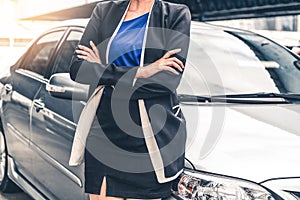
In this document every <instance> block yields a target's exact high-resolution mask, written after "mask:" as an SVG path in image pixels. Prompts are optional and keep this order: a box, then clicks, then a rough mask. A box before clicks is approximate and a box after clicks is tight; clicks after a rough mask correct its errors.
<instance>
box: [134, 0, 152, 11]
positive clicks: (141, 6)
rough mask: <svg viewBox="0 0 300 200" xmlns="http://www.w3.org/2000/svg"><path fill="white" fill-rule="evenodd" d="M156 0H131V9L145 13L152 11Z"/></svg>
mask: <svg viewBox="0 0 300 200" xmlns="http://www.w3.org/2000/svg"><path fill="white" fill-rule="evenodd" d="M153 2H154V0H131V3H130V7H129V11H130V12H138V13H141V12H142V13H143V12H147V11H150V9H151V6H152V4H153Z"/></svg>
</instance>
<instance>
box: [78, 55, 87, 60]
mask: <svg viewBox="0 0 300 200" xmlns="http://www.w3.org/2000/svg"><path fill="white" fill-rule="evenodd" d="M77 57H78V58H80V59H82V60H86V59H87V56H82V55H77Z"/></svg>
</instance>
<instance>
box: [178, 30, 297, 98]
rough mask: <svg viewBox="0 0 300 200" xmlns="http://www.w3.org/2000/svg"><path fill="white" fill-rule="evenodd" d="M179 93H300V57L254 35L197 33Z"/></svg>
mask: <svg viewBox="0 0 300 200" xmlns="http://www.w3.org/2000/svg"><path fill="white" fill-rule="evenodd" d="M191 36H192V37H191V43H190V50H189V54H188V59H187V64H186V65H187V66H186V68H185V73H184V74H183V79H182V82H181V84H180V85H179V87H178V90H177V92H178V93H179V94H192V95H223V94H224V93H226V94H241V93H257V92H275V93H278V92H281V93H300V82H299V76H300V71H299V69H298V68H297V67H295V65H294V62H296V61H297V58H296V57H295V56H293V54H291V53H290V52H289V51H288V50H287V49H285V48H283V47H282V46H280V45H278V44H276V43H274V42H272V41H270V40H268V39H266V38H264V37H262V36H259V35H257V34H254V33H250V32H242V31H241V32H239V31H235V32H233V31H223V30H214V29H212V30H211V29H207V30H205V29H204V30H201V32H200V31H198V30H194V31H192V34H191Z"/></svg>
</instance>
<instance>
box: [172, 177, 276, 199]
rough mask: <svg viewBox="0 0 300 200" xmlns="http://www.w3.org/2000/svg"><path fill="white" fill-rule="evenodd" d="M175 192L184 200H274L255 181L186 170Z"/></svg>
mask: <svg viewBox="0 0 300 200" xmlns="http://www.w3.org/2000/svg"><path fill="white" fill-rule="evenodd" d="M175 194H176V195H177V196H179V197H180V198H182V199H184V200H188V199H193V200H275V199H274V198H273V197H272V195H271V194H270V193H269V192H268V191H267V190H266V189H264V188H263V187H261V186H260V185H257V184H255V183H252V182H247V181H243V180H239V179H234V178H226V177H222V176H217V175H209V174H203V173H200V172H199V173H198V172H197V173H194V172H188V171H186V172H185V173H184V174H183V175H182V177H181V178H180V180H179V183H178V191H177V192H176V193H175Z"/></svg>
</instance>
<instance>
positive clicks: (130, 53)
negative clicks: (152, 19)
mask: <svg viewBox="0 0 300 200" xmlns="http://www.w3.org/2000/svg"><path fill="white" fill-rule="evenodd" d="M148 16H149V13H146V14H144V15H142V16H139V17H137V18H134V19H131V20H128V21H124V22H123V23H122V25H121V27H120V29H119V31H118V33H117V35H116V37H115V38H114V39H113V41H112V43H111V46H110V49H109V56H108V62H109V63H114V64H115V65H117V66H127V67H133V66H140V59H141V54H142V47H143V42H144V35H145V30H146V25H147V20H148Z"/></svg>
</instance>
